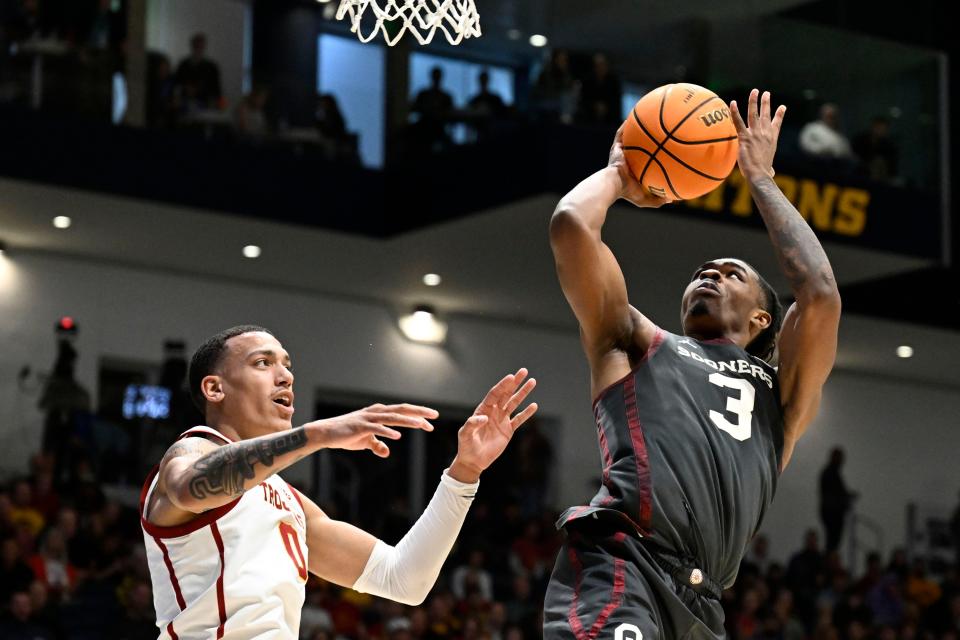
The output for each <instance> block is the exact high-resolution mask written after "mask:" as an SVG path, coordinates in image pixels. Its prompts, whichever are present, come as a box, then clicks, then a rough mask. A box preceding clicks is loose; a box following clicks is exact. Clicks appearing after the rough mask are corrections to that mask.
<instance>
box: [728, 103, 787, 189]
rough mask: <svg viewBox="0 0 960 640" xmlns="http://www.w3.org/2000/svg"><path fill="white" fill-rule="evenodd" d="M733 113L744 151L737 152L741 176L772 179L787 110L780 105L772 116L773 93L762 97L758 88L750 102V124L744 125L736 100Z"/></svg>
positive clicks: (731, 104)
mask: <svg viewBox="0 0 960 640" xmlns="http://www.w3.org/2000/svg"><path fill="white" fill-rule="evenodd" d="M758 102H759V105H758V104H757V103H758ZM730 113H731V114H732V116H733V124H734V126H735V127H736V128H737V136H739V138H740V150H739V152H738V153H737V164H738V165H740V173H742V174H743V177H744V178H746V179H747V180H748V181H749V180H756V179H757V178H762V177H765V176H769V177H771V178H772V177H773V174H774V171H773V156H774V155H776V153H777V139H778V138H779V137H780V127H781V126H782V125H783V116H784V114H786V113H787V108H786V107H785V106H783V105H780V106H779V107H777V112H776V113H775V114H773V116H772V117H771V116H770V92H769V91H764V92H763V95H762V96H761V95H760V92H759V91H758V90H757V89H754V90H753V91H751V92H750V97H749V98H748V99H747V120H748V122H749V125H748V124H746V123H744V121H743V117H742V116H741V115H740V110H739V109H738V108H737V101H736V100H734V101H732V102H731V103H730Z"/></svg>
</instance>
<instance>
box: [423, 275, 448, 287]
mask: <svg viewBox="0 0 960 640" xmlns="http://www.w3.org/2000/svg"><path fill="white" fill-rule="evenodd" d="M441 282H443V278H441V277H440V275H439V274H436V273H428V274H427V275H425V276H423V284H425V285H427V286H428V287H436V286H438V285H439V284H440V283H441Z"/></svg>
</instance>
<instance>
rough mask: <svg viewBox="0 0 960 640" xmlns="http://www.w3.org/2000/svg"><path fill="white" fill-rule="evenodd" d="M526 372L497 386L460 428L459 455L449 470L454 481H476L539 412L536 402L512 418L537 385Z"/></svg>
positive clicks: (524, 370)
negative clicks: (517, 432) (514, 435)
mask: <svg viewBox="0 0 960 640" xmlns="http://www.w3.org/2000/svg"><path fill="white" fill-rule="evenodd" d="M527 373H528V372H527V370H526V369H520V370H519V371H517V372H516V373H512V374H510V375H508V376H505V377H504V378H503V379H502V380H501V381H500V382H498V383H497V384H495V385H494V386H493V388H492V389H490V391H489V392H488V393H487V396H486V397H485V398H484V399H483V402H481V403H480V404H479V405H478V406H477V409H476V411H474V412H473V415H472V416H471V417H470V418H469V419H468V420H467V422H466V423H465V424H464V425H463V426H462V427H461V428H460V432H459V433H458V434H457V440H458V446H457V456H456V458H454V460H453V463H452V464H451V465H450V471H449V473H450V476H451V477H453V479H454V480H459V481H460V482H476V481H477V479H478V478H479V477H480V473H481V472H482V471H483V470H484V469H486V468H487V467H489V466H490V465H491V464H493V461H494V460H496V459H497V458H499V457H500V454H501V453H503V451H504V449H506V448H507V444H509V442H510V439H511V438H512V437H513V434H514V432H516V430H517V429H519V428H520V425H522V424H523V423H524V422H526V421H527V420H529V419H530V417H531V416H532V415H533V414H534V413H536V412H537V404H536V403H535V402H534V403H531V404H530V405H528V406H527V407H526V408H525V409H524V410H523V411H521V412H520V413H518V414H517V415H515V416H512V414H513V412H514V411H516V410H517V408H518V407H519V406H520V405H521V403H523V401H524V400H525V399H526V398H527V396H528V395H530V392H531V391H533V388H534V387H535V386H537V381H536V380H535V379H534V378H530V379H529V380H527ZM525 380H526V382H524V381H525ZM511 416H512V417H511Z"/></svg>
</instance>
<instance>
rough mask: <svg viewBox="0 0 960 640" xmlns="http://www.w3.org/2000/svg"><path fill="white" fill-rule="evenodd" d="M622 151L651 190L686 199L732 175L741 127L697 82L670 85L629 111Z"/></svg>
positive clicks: (719, 102)
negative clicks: (738, 129)
mask: <svg viewBox="0 0 960 640" xmlns="http://www.w3.org/2000/svg"><path fill="white" fill-rule="evenodd" d="M623 153H624V156H625V157H626V160H627V164H628V165H629V166H630V170H631V171H632V172H633V175H634V176H635V177H636V178H637V180H639V181H640V183H641V184H642V185H643V186H644V187H646V188H647V190H648V191H649V192H650V193H652V194H654V195H656V196H660V197H664V198H669V199H671V200H688V199H690V198H697V197H699V196H702V195H703V194H705V193H708V192H710V191H713V189H714V188H716V187H717V186H718V185H719V184H720V183H721V182H723V180H724V179H725V178H726V177H727V176H728V175H730V172H731V171H732V170H733V165H734V164H736V162H737V130H736V128H735V127H734V126H733V120H732V118H731V116H730V108H729V107H728V106H727V104H726V103H725V102H724V101H723V100H721V99H720V98H718V97H717V94H715V93H714V92H712V91H710V90H709V89H704V88H703V87H698V86H697V85H695V84H668V85H665V86H663V87H660V88H659V89H654V90H653V91H651V92H650V93H648V94H647V95H645V96H643V97H642V98H640V101H639V102H638V103H637V105H636V106H635V107H634V108H633V112H632V113H631V114H630V115H629V116H627V122H626V126H625V127H624V129H623Z"/></svg>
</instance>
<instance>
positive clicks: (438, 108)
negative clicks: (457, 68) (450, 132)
mask: <svg viewBox="0 0 960 640" xmlns="http://www.w3.org/2000/svg"><path fill="white" fill-rule="evenodd" d="M410 110H411V111H412V112H413V113H415V114H416V115H417V116H418V120H417V122H416V123H415V124H414V126H413V135H414V138H415V140H416V141H417V142H419V143H420V146H422V147H424V148H426V149H429V150H431V151H442V150H443V149H444V148H445V147H446V146H448V145H449V144H450V138H449V136H447V123H448V122H450V118H451V117H452V116H453V97H452V96H451V95H450V94H449V93H447V92H446V91H444V90H443V69H441V68H440V67H434V68H433V69H431V70H430V87H429V88H427V89H424V90H422V91H420V92H419V93H418V94H417V97H416V98H415V99H414V101H413V106H412V107H411V109H410Z"/></svg>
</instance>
